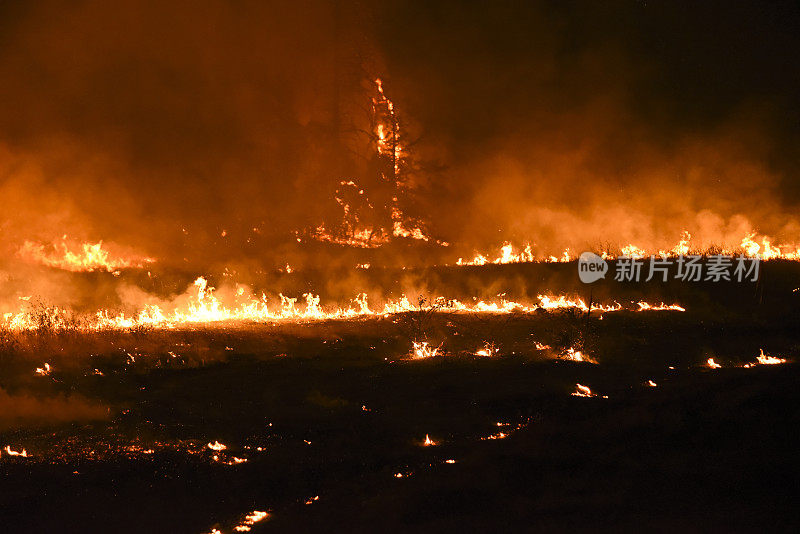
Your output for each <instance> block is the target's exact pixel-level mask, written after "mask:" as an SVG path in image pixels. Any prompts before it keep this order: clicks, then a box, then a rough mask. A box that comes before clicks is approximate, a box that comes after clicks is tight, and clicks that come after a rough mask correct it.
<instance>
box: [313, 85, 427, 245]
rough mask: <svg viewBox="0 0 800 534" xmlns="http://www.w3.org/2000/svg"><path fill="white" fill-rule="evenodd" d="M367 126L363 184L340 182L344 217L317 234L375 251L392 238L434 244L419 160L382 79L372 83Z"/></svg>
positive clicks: (363, 134)
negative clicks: (421, 204) (420, 209)
mask: <svg viewBox="0 0 800 534" xmlns="http://www.w3.org/2000/svg"><path fill="white" fill-rule="evenodd" d="M368 87H369V102H370V104H369V108H368V109H366V110H365V111H366V112H367V115H368V121H367V127H366V128H356V129H355V131H356V132H357V133H358V134H360V135H359V139H360V142H359V143H360V144H363V142H364V140H366V145H367V147H368V150H367V151H366V153H367V154H368V155H367V157H366V158H365V159H366V166H365V167H363V174H362V176H361V179H360V180H358V183H357V182H356V181H355V180H354V179H349V180H341V181H340V182H339V184H338V186H337V187H336V190H335V193H334V198H335V199H336V202H337V203H338V204H339V206H340V207H341V209H342V216H341V219H340V220H339V221H337V222H335V223H334V224H328V225H326V224H322V225H320V226H319V227H317V228H316V229H315V230H314V231H313V233H312V235H313V237H315V238H316V239H318V240H321V241H330V242H334V243H340V244H348V245H353V246H361V247H366V248H372V247H377V246H380V245H381V244H383V243H386V242H388V241H390V240H391V239H393V238H411V239H418V240H422V241H429V239H430V238H429V237H428V235H427V233H426V232H425V230H424V226H425V225H424V221H423V220H422V217H420V216H416V215H414V207H415V205H416V204H417V187H418V186H417V181H416V180H415V175H416V174H418V173H420V172H421V171H422V167H423V166H422V165H421V164H420V163H419V161H418V160H417V159H416V158H415V157H414V153H413V150H412V145H413V142H412V141H411V140H409V139H407V135H406V133H405V132H406V128H405V125H404V123H403V121H402V120H401V118H400V116H399V115H398V114H397V111H396V109H395V105H394V103H393V102H392V101H391V100H390V99H389V98H388V97H387V96H386V93H385V92H384V88H383V82H382V81H381V79H380V78H377V79H374V80H370V82H369V84H368Z"/></svg>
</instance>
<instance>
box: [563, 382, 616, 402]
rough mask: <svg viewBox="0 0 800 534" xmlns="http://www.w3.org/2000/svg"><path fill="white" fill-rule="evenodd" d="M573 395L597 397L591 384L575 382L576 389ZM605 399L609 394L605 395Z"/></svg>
mask: <svg viewBox="0 0 800 534" xmlns="http://www.w3.org/2000/svg"><path fill="white" fill-rule="evenodd" d="M572 395H573V396H575V397H597V396H598V395H597V393H594V392H593V391H592V390H591V389H590V388H589V386H584V385H582V384H575V391H573V392H572ZM603 398H604V399H607V398H608V396H607V395H603Z"/></svg>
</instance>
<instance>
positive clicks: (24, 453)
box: [5, 445, 28, 458]
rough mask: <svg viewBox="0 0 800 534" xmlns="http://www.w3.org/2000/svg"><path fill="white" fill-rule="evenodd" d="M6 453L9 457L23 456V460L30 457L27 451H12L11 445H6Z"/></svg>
mask: <svg viewBox="0 0 800 534" xmlns="http://www.w3.org/2000/svg"><path fill="white" fill-rule="evenodd" d="M5 451H6V454H8V455H9V456H21V457H23V458H27V457H28V451H26V450H25V449H22V450H21V451H15V450H12V449H11V446H10V445H6V448H5Z"/></svg>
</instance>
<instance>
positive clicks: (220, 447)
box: [206, 441, 228, 451]
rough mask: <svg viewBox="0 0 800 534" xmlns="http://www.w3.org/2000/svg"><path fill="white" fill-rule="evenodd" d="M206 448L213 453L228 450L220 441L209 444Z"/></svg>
mask: <svg viewBox="0 0 800 534" xmlns="http://www.w3.org/2000/svg"><path fill="white" fill-rule="evenodd" d="M206 447H208V448H209V449H211V450H212V451H224V450H225V449H227V448H228V447H227V446H225V445H223V444H222V443H220V442H219V441H214V443H209V444H208V445H206Z"/></svg>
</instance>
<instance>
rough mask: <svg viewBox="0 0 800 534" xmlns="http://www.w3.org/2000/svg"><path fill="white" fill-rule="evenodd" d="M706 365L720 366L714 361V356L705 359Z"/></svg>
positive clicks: (713, 367) (711, 366)
mask: <svg viewBox="0 0 800 534" xmlns="http://www.w3.org/2000/svg"><path fill="white" fill-rule="evenodd" d="M706 365H707V366H708V368H709V369H719V368H720V367H722V366H721V365H720V364H718V363H717V362H715V361H714V358H709V359H708V360H706Z"/></svg>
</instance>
